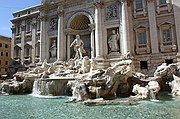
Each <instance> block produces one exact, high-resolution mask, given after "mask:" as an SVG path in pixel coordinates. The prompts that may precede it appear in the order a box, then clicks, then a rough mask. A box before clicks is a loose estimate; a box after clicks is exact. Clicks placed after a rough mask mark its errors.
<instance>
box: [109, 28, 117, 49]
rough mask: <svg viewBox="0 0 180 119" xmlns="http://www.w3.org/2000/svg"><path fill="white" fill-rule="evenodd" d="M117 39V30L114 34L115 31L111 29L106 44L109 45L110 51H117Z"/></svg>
mask: <svg viewBox="0 0 180 119" xmlns="http://www.w3.org/2000/svg"><path fill="white" fill-rule="evenodd" d="M118 40H119V34H118V32H117V34H116V31H115V30H112V35H111V36H110V38H109V39H108V45H109V51H110V52H118V51H119V45H118Z"/></svg>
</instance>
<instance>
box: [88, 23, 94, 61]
mask: <svg viewBox="0 0 180 119" xmlns="http://www.w3.org/2000/svg"><path fill="white" fill-rule="evenodd" d="M89 27H90V30H91V58H94V57H95V54H94V52H95V43H94V30H95V25H94V24H89Z"/></svg>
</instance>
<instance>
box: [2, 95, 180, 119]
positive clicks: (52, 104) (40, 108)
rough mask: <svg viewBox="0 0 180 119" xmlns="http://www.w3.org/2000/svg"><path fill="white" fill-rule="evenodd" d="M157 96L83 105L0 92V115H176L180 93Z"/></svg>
mask: <svg viewBox="0 0 180 119" xmlns="http://www.w3.org/2000/svg"><path fill="white" fill-rule="evenodd" d="M158 98H159V99H160V101H159V102H152V101H149V100H145V101H140V102H139V104H137V105H132V106H129V105H101V106H85V105H83V104H79V103H64V102H65V101H66V98H59V99H42V98H36V97H32V96H30V95H9V96H3V95H0V119H180V97H179V98H178V97H177V98H172V97H171V96H170V95H167V94H166V95H164V94H162V95H160V96H159V97H158Z"/></svg>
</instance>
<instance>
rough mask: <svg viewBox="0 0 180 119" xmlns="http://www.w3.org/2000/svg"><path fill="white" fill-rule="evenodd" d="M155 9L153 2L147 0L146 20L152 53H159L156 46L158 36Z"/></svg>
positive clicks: (152, 0)
mask: <svg viewBox="0 0 180 119" xmlns="http://www.w3.org/2000/svg"><path fill="white" fill-rule="evenodd" d="M155 10H156V8H155V3H154V0H148V16H149V17H148V18H149V28H150V39H151V49H152V53H159V46H158V34H157V23H156V11H155Z"/></svg>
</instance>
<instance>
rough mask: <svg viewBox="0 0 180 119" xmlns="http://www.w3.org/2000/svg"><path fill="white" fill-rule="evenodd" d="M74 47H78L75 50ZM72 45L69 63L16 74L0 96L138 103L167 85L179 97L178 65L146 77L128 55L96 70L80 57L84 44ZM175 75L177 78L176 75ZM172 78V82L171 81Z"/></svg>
mask: <svg viewBox="0 0 180 119" xmlns="http://www.w3.org/2000/svg"><path fill="white" fill-rule="evenodd" d="M77 45H80V46H78V47H77ZM71 46H74V50H75V52H76V55H75V57H74V59H70V60H68V61H61V62H54V63H47V60H46V59H45V60H44V61H43V62H42V64H41V65H39V66H37V67H35V68H31V69H28V70H27V71H24V72H17V73H16V74H15V75H14V79H13V80H10V81H4V82H2V83H1V84H0V90H1V93H10V94H18V93H31V92H32V94H33V95H35V96H39V95H41V96H64V95H66V94H67V93H69V94H72V97H71V98H70V99H69V100H68V102H74V101H75V102H77V101H84V102H85V104H91V103H95V104H119V103H127V104H135V102H136V101H137V100H141V99H148V98H149V99H151V100H156V95H157V94H158V93H159V91H160V89H161V90H166V87H167V82H168V84H169V86H171V90H172V94H173V95H174V96H177V95H180V89H179V87H180V78H179V77H178V76H179V75H178V74H179V71H180V70H179V69H180V67H179V64H178V63H177V64H170V65H166V64H164V63H163V64H162V65H161V66H159V67H157V70H156V71H155V73H154V77H147V76H145V75H144V74H142V73H139V72H135V71H133V68H132V67H133V66H132V62H133V60H132V58H133V57H132V56H131V55H130V53H127V54H126V55H124V56H121V57H120V58H119V59H118V61H117V62H114V63H112V64H111V66H110V67H108V68H106V69H98V68H97V62H96V59H94V58H93V59H89V58H88V57H87V56H83V54H84V53H85V50H84V49H83V42H82V41H81V40H80V39H79V36H78V35H77V38H76V39H75V40H74V41H73V43H72V44H71ZM175 75H177V76H175ZM173 79H174V80H173ZM121 94H124V95H128V96H130V95H131V94H135V96H130V97H129V98H128V99H127V100H126V101H114V102H113V101H112V100H111V101H110V100H104V98H107V97H114V98H116V97H117V95H121Z"/></svg>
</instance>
